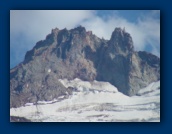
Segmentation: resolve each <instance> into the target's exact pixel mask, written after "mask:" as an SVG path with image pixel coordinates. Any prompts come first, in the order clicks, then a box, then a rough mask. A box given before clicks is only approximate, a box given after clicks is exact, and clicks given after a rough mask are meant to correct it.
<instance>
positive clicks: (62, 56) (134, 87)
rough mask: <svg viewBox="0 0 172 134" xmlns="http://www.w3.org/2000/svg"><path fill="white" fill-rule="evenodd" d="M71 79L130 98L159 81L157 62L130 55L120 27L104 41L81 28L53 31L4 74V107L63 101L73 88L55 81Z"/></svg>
mask: <svg viewBox="0 0 172 134" xmlns="http://www.w3.org/2000/svg"><path fill="white" fill-rule="evenodd" d="M75 78H79V79H81V80H84V81H93V80H97V81H105V82H109V83H111V84H112V85H114V86H115V87H117V88H118V90H119V91H120V92H122V93H124V94H126V95H129V96H132V95H136V94H137V93H138V91H139V89H141V88H143V87H146V86H147V85H148V84H150V83H151V82H154V81H158V80H160V58H158V57H157V56H155V55H153V54H151V53H148V52H144V51H143V52H142V51H139V52H137V51H135V50H134V45H133V40H132V37H131V35H130V34H129V33H127V32H126V31H125V30H124V29H121V28H115V30H114V31H113V33H112V36H111V38H110V40H105V39H101V38H98V37H97V36H96V35H94V34H93V33H92V32H91V31H86V29H85V28H84V27H82V26H79V27H77V28H74V29H71V30H67V29H62V30H59V29H58V28H55V29H53V30H52V32H51V33H50V34H49V35H47V37H46V39H45V40H41V41H39V42H37V43H36V45H35V46H34V47H33V49H32V50H30V51H28V52H27V53H26V55H25V59H24V61H23V62H22V63H20V64H19V65H18V66H16V67H15V68H13V69H11V70H10V107H19V106H22V105H24V104H26V103H37V102H38V101H51V100H53V99H56V98H58V97H59V96H61V95H64V96H66V97H68V96H69V95H70V94H71V93H72V91H73V89H72V88H71V87H69V88H66V87H64V86H63V85H62V84H61V83H60V82H59V79H68V80H73V79H75ZM102 99H103V98H102Z"/></svg>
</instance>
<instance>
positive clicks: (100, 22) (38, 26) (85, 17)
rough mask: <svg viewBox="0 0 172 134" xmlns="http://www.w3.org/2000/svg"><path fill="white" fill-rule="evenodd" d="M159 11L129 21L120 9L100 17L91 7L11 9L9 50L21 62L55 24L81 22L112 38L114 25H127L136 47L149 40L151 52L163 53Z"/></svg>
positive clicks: (94, 30)
mask: <svg viewBox="0 0 172 134" xmlns="http://www.w3.org/2000/svg"><path fill="white" fill-rule="evenodd" d="M159 14H160V11H159V10H153V11H151V12H150V14H147V15H145V16H140V17H139V18H138V20H137V21H136V22H130V21H128V20H127V19H126V18H122V17H121V16H119V14H118V13H117V12H113V13H112V14H106V16H101V17H100V16H98V15H97V14H96V11H90V10H11V11H10V51H11V52H12V53H13V55H15V56H12V57H11V58H13V59H14V58H16V59H15V60H17V61H18V63H19V62H21V61H22V60H23V57H24V54H25V53H26V51H27V50H29V49H31V48H32V47H33V46H34V45H35V43H36V42H37V41H39V40H43V39H45V37H46V35H47V34H48V33H50V31H51V29H52V28H55V27H57V28H59V29H63V28H65V27H66V28H68V29H71V28H74V27H76V26H77V25H79V24H81V25H83V26H85V27H86V29H87V30H92V31H93V33H94V34H96V35H97V36H98V37H100V38H101V37H104V38H105V39H110V37H111V34H112V32H113V31H114V29H115V27H122V28H123V27H125V29H126V31H127V32H129V33H130V34H131V36H132V38H133V41H134V46H135V49H136V50H145V48H146V45H147V44H149V45H151V47H152V52H153V53H154V54H156V55H158V56H160V52H159V49H160V20H159V19H157V18H156V17H155V16H157V15H159ZM14 48H17V49H15V50H14ZM10 61H12V60H10ZM13 61H14V60H13Z"/></svg>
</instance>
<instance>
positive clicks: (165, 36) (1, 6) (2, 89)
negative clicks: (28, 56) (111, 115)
mask: <svg viewBox="0 0 172 134" xmlns="http://www.w3.org/2000/svg"><path fill="white" fill-rule="evenodd" d="M170 5H171V4H170V2H168V1H166V0H163V1H160V0H148V1H145V0H144V1H138V0H125V1H124V0H117V1H114V0H85V1H84V0H62V1H58V0H46V1H44V0H27V1H22V0H0V35H1V36H0V47H1V49H0V62H1V64H0V74H1V75H0V132H1V133H2V132H3V133H29V134H31V133H42V134H43V133H57V134H58V133H62V134H64V133H75V134H76V133H78V134H88V133H96V134H103V133H106V134H109V133H120V134H121V133H122V134H125V133H132V134H138V133H139V134H140V133H141V134H142V133H143V134H148V133H151V134H153V133H156V134H161V133H166V132H170V131H171V132H172V129H171V128H172V125H171V121H172V115H171V114H172V105H171V102H172V97H171V95H172V88H171V79H172V78H171V76H172V75H171V71H170V70H171V68H172V66H171V65H172V64H171V61H172V60H171V57H172V56H171V54H172V52H171V51H172V44H171V25H172V20H171V19H172V15H171V10H170V9H171V6H170ZM26 9H27V10H38V9H39V10H41V9H42V10H50V9H51V10H57V9H59V10H60V9H64V10H65V9H89V10H91V9H93V10H94V9H96V10H101V9H102V10H104V9H106V10H108V9H109V10H110V9H114V10H123V9H129V10H130V9H131V10H136V9H137V10H146V9H157V10H161V31H160V34H161V42H160V44H161V45H160V48H161V49H160V53H161V54H160V55H161V122H160V123H10V116H9V115H10V111H9V109H10V108H9V107H10V106H9V101H10V97H9V96H10V92H9V91H10V90H9V88H10V81H9V79H10V75H9V74H10V10H26ZM16 49H17V48H16Z"/></svg>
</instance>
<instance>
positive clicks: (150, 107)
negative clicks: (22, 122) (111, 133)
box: [10, 79, 160, 122]
mask: <svg viewBox="0 0 172 134" xmlns="http://www.w3.org/2000/svg"><path fill="white" fill-rule="evenodd" d="M59 81H60V82H61V83H62V84H63V85H64V86H65V87H73V88H76V89H77V91H76V92H73V94H72V95H70V96H69V98H67V99H64V100H61V101H59V102H54V101H52V102H54V103H49V102H42V103H41V104H38V105H30V106H25V107H20V108H11V109H10V115H11V116H20V117H25V118H28V119H30V120H32V121H36V122H39V121H40V122H118V121H119V122H129V121H131V122H143V121H146V122H149V121H151V122H159V121H160V95H157V92H158V91H159V92H160V89H159V87H160V82H155V83H152V84H150V85H149V86H148V87H146V88H144V89H141V90H140V92H139V93H140V95H141V96H133V97H129V96H126V95H124V94H122V93H120V92H118V90H117V88H116V87H114V86H112V85H111V84H110V83H108V82H98V81H93V82H88V81H82V80H80V79H74V80H71V81H69V80H67V79H64V80H62V79H60V80H59ZM142 90H143V91H142ZM142 94H143V95H142ZM55 101H56V100H55ZM43 103H44V104H45V105H43Z"/></svg>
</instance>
